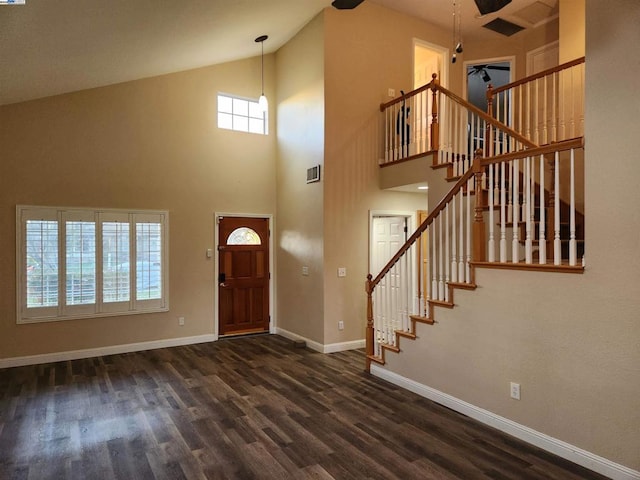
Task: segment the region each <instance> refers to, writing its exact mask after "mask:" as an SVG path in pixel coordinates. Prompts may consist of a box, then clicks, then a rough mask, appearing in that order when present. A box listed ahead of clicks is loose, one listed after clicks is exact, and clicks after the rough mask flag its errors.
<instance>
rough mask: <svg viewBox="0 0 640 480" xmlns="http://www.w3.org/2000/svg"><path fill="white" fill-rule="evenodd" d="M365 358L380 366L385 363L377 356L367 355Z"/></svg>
mask: <svg viewBox="0 0 640 480" xmlns="http://www.w3.org/2000/svg"><path fill="white" fill-rule="evenodd" d="M367 358H368V359H369V360H371V361H372V362H376V363H379V364H380V365H384V364H385V361H384V359H383V358H382V357H378V356H377V355H367Z"/></svg>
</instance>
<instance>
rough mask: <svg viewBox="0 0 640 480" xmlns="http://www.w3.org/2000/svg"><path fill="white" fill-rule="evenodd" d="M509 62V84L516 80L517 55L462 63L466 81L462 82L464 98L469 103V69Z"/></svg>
mask: <svg viewBox="0 0 640 480" xmlns="http://www.w3.org/2000/svg"><path fill="white" fill-rule="evenodd" d="M503 62H508V63H509V65H510V70H509V82H513V81H514V79H515V78H516V57H515V55H505V56H502V57H491V58H479V59H476V60H465V61H464V62H462V73H463V75H464V79H463V82H462V98H464V99H465V100H467V101H469V92H468V89H469V82H468V81H467V69H468V68H469V67H470V66H473V65H485V64H489V63H503Z"/></svg>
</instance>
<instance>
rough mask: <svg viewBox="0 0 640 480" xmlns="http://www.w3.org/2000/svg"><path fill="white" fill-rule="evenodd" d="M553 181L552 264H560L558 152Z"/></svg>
mask: <svg viewBox="0 0 640 480" xmlns="http://www.w3.org/2000/svg"><path fill="white" fill-rule="evenodd" d="M554 165H555V168H554V179H553V192H554V197H553V198H554V199H553V264H554V265H560V264H561V263H562V250H561V248H562V243H561V241H560V152H556V154H555V158H554Z"/></svg>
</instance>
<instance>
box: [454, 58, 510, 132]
mask: <svg viewBox="0 0 640 480" xmlns="http://www.w3.org/2000/svg"><path fill="white" fill-rule="evenodd" d="M514 64H515V58H513V57H505V58H494V59H487V60H473V61H470V62H464V71H465V73H466V78H467V81H466V82H465V83H464V86H465V95H466V99H467V101H468V102H469V103H471V104H472V105H474V106H476V107H478V108H479V109H480V110H482V111H483V112H486V111H487V88H488V87H489V85H491V86H492V87H493V88H498V87H501V86H503V85H506V84H508V83H511V82H512V81H513V76H514V75H513V73H514ZM509 110H510V107H509V106H508V105H505V108H504V109H503V110H501V111H500V112H494V113H495V115H494V116H495V118H496V119H497V120H499V121H501V122H503V123H507V122H505V120H507V119H509V118H510V111H509Z"/></svg>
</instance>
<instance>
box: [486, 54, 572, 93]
mask: <svg viewBox="0 0 640 480" xmlns="http://www.w3.org/2000/svg"><path fill="white" fill-rule="evenodd" d="M584 60H585V57H580V58H576V59H575V60H571V61H570V62H567V63H563V64H562V65H558V66H557V67H553V68H549V69H547V70H543V71H542V72H539V73H536V74H534V75H529V76H528V77H525V78H521V79H520V80H516V81H515V82H512V83H508V84H506V85H502V86H501V87H498V88H494V89H492V92H491V94H492V95H496V94H498V93H501V92H504V91H506V90H509V89H511V88H515V87H519V86H520V85H524V84H525V83H528V82H532V81H534V80H538V79H539V78H543V77H546V76H547V75H551V74H553V73H556V72H560V71H562V70H566V69H568V68H571V67H575V66H576V65H580V64H581V63H584Z"/></svg>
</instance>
